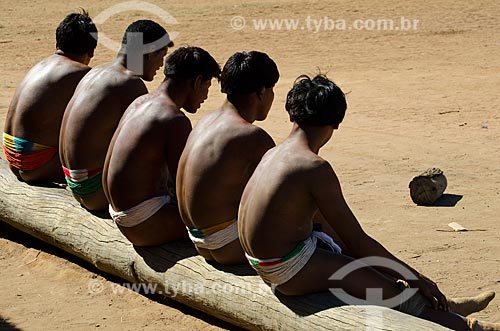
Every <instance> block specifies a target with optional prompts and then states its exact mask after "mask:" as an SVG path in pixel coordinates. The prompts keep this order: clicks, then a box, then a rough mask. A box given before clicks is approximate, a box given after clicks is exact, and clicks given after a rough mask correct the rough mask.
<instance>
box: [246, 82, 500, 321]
mask: <svg viewBox="0 0 500 331" xmlns="http://www.w3.org/2000/svg"><path fill="white" fill-rule="evenodd" d="M346 108H347V105H346V100H345V98H344V93H343V92H342V91H341V89H340V88H339V87H337V85H335V84H334V83H333V82H332V81H330V80H328V79H327V78H326V77H324V76H322V75H318V76H316V77H315V78H314V79H310V78H309V77H307V76H302V77H299V79H298V80H297V81H296V83H295V85H294V87H293V88H292V89H291V91H290V92H289V93H288V96H287V101H286V110H287V111H288V113H289V115H290V120H291V121H292V122H294V124H293V128H292V131H291V133H290V135H289V136H288V137H287V138H286V139H285V140H284V141H283V142H282V143H281V144H280V145H278V146H276V147H275V148H273V149H271V150H270V151H268V152H267V153H266V154H265V155H264V157H263V158H262V161H261V162H260V164H259V165H258V166H257V168H256V169H255V172H254V173H253V175H252V177H251V178H250V180H249V181H248V184H247V186H246V188H245V191H244V192H243V196H242V200H241V206H240V209H239V226H238V227H239V235H240V240H241V244H242V246H243V248H244V250H245V252H246V255H247V258H248V260H249V262H250V264H251V265H252V266H253V267H254V269H255V270H256V271H257V273H258V274H259V275H260V276H261V278H262V279H263V280H264V281H265V282H266V283H267V284H269V285H271V286H272V287H274V288H275V289H276V290H277V291H279V292H281V293H283V294H285V295H302V294H307V293H314V292H320V291H327V290H328V289H332V288H336V289H342V290H343V291H345V292H343V293H347V294H348V295H350V296H352V297H354V298H361V299H362V298H365V297H366V290H367V289H368V288H372V289H373V288H376V289H382V291H383V292H382V295H383V297H384V299H385V300H386V299H388V298H394V297H396V296H399V298H400V301H399V302H400V305H398V306H396V307H394V308H395V309H397V310H400V311H402V312H405V313H408V314H412V315H414V316H417V317H420V318H423V319H426V320H429V321H432V322H435V323H438V324H441V325H443V326H445V327H448V328H451V329H454V330H466V329H467V327H468V326H469V329H471V330H500V325H494V324H487V323H480V322H478V321H477V320H474V319H469V320H466V319H465V318H463V317H461V316H460V315H456V314H454V313H451V312H450V311H449V310H448V304H447V300H446V298H445V296H444V295H443V294H442V293H441V292H440V290H439V289H438V287H437V286H436V284H435V283H434V282H432V281H431V280H429V279H428V278H426V277H425V276H423V275H421V274H419V273H418V272H416V271H415V270H414V269H412V268H411V267H410V266H408V265H407V264H405V263H404V262H402V261H401V260H399V259H397V258H396V257H395V256H394V255H392V254H391V253H390V252H388V251H387V250H386V249H385V248H384V247H383V246H382V245H381V244H380V243H378V242H377V241H376V240H374V239H373V238H371V237H370V236H368V235H367V234H366V233H365V232H364V231H363V229H362V228H361V226H360V224H359V223H358V221H357V219H356V217H355V216H354V214H353V213H352V211H351V210H350V208H349V206H348V205H347V203H346V201H345V200H344V197H343V195H342V191H341V188H340V183H339V181H338V178H337V176H336V175H335V172H334V171H333V169H332V167H331V166H330V164H329V163H328V162H327V161H326V160H324V159H322V158H321V157H320V156H318V152H319V149H320V148H321V147H322V146H323V145H324V144H326V143H327V142H328V141H329V140H330V138H331V137H332V134H333V132H334V131H335V130H336V129H338V127H339V125H340V123H341V122H342V120H343V118H344V114H345V111H346ZM318 212H320V213H321V214H322V215H323V217H324V218H325V219H326V221H327V222H328V223H329V224H330V225H331V227H332V228H333V229H334V230H335V231H336V233H337V235H338V236H339V237H340V238H341V240H342V241H343V243H344V244H345V246H346V248H347V249H346V252H348V253H349V254H350V256H348V255H346V254H343V251H342V250H341V248H340V247H339V245H337V244H336V243H335V242H334V241H333V240H332V238H331V237H329V236H328V235H326V234H325V233H324V232H319V231H314V230H313V218H314V215H315V214H316V213H318ZM370 256H377V257H382V258H385V259H386V261H392V262H393V263H397V264H398V265H400V266H401V267H404V268H406V269H407V270H408V271H410V272H412V273H413V274H415V275H416V276H415V280H407V281H406V282H403V281H399V282H398V281H397V279H398V278H400V277H401V276H400V275H399V273H397V272H395V271H393V270H391V269H390V268H382V267H371V266H368V265H367V264H363V267H362V268H358V267H359V265H360V264H361V263H362V262H357V263H358V265H357V266H355V267H353V269H355V271H353V272H351V273H349V275H348V276H347V277H345V278H343V279H341V280H335V279H333V280H331V279H330V277H331V276H332V275H333V274H334V273H336V272H337V271H338V270H339V269H341V268H342V267H344V266H346V265H348V264H351V263H353V262H354V261H355V259H359V258H364V257H370ZM351 266H353V264H351ZM356 269H357V270H356ZM400 284H402V285H400ZM403 286H405V287H411V288H414V289H417V290H418V292H417V293H416V294H415V295H413V296H411V297H410V295H408V290H407V291H403V289H404V288H403ZM413 292H414V291H413ZM413 292H412V293H413ZM490 297H491V298H492V296H491V295H490ZM491 298H490V299H489V300H491ZM489 300H488V302H489ZM374 304H376V303H374ZM479 308H480V307H479Z"/></svg>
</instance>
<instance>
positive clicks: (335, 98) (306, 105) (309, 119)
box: [285, 74, 347, 126]
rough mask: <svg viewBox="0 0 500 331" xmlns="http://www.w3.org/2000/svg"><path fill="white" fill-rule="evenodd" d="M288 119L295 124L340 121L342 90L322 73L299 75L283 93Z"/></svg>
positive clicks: (337, 122)
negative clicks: (312, 75)
mask: <svg viewBox="0 0 500 331" xmlns="http://www.w3.org/2000/svg"><path fill="white" fill-rule="evenodd" d="M285 108H286V111H287V112H288V114H289V115H290V120H291V121H292V122H296V123H297V124H299V125H310V126H326V125H335V124H340V123H341V122H342V120H343V119H344V115H345V112H346V109H347V103H346V100H345V95H344V92H342V90H341V89H340V88H339V87H338V86H337V85H336V84H335V83H334V82H332V81H331V80H329V79H328V78H327V77H326V76H325V75H322V74H319V75H317V76H316V77H314V78H313V79H311V78H310V77H309V76H307V75H302V76H299V77H298V78H297V79H296V80H295V83H294V85H293V87H292V89H291V90H290V91H289V92H288V94H287V96H286V104H285Z"/></svg>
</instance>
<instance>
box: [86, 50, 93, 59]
mask: <svg viewBox="0 0 500 331" xmlns="http://www.w3.org/2000/svg"><path fill="white" fill-rule="evenodd" d="M94 51H95V49H91V50H90V51H88V53H87V55H88V56H89V58H93V57H94Z"/></svg>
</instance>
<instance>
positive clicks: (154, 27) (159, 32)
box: [121, 20, 174, 54]
mask: <svg viewBox="0 0 500 331" xmlns="http://www.w3.org/2000/svg"><path fill="white" fill-rule="evenodd" d="M172 46H174V43H173V42H172V41H171V40H170V36H169V35H168V33H167V31H166V30H165V29H164V28H163V27H162V26H161V25H160V24H158V23H156V22H154V21H151V20H138V21H135V22H133V23H132V24H130V25H129V26H128V27H127V29H126V30H125V33H124V34H123V38H122V50H121V53H127V54H130V52H140V53H141V54H148V53H152V52H156V51H159V50H161V49H163V48H167V47H172Z"/></svg>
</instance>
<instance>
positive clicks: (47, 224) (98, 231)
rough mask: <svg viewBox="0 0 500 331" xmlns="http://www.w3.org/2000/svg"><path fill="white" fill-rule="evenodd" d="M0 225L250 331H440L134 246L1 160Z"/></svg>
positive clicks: (187, 254)
mask: <svg viewBox="0 0 500 331" xmlns="http://www.w3.org/2000/svg"><path fill="white" fill-rule="evenodd" d="M0 219H1V220H3V221H5V222H7V223H9V224H11V225H12V226H14V227H16V228H18V229H20V230H22V231H24V232H27V233H28V234H31V235H33V236H34V237H37V238H39V239H41V240H44V241H46V242H47V243H49V244H52V245H54V246H56V247H59V248H61V249H63V250H65V251H66V252H69V253H71V254H73V255H76V256H78V257H79V258H81V259H83V260H85V261H88V262H90V263H92V264H93V265H95V266H96V267H97V268H98V269H100V270H102V271H104V272H107V273H109V274H112V275H115V276H118V277H120V278H122V279H124V280H126V281H127V282H133V283H139V284H155V285H156V286H157V287H156V293H157V294H161V295H163V296H166V297H170V298H171V299H173V300H176V301H178V302H181V303H183V304H185V305H187V306H190V307H193V308H195V309H199V310H201V311H204V312H206V313H208V314H210V315H213V316H215V317H217V318H220V319H222V320H224V321H227V322H230V323H232V324H234V325H237V326H240V327H243V328H246V329H250V330H287V331H290V330H292V331H293V330H304V329H307V330H385V331H388V330H394V331H396V330H422V331H428V330H447V329H446V328H442V327H440V326H438V325H436V324H433V323H430V322H428V321H424V320H421V319H418V318H415V317H412V316H409V315H405V314H402V313H400V312H397V311H394V310H391V309H387V308H382V307H376V306H348V305H343V304H342V303H341V302H339V301H338V299H336V298H335V297H334V296H333V295H332V294H330V293H329V292H328V293H320V294H314V295H308V296H302V297H284V296H280V295H275V294H273V292H272V291H271V289H270V288H269V287H268V286H267V285H265V284H264V283H263V282H262V281H261V279H260V278H259V277H258V276H257V275H256V274H255V272H254V271H253V270H252V269H251V268H250V267H249V266H247V265H240V266H231V267H221V266H217V265H211V264H208V263H207V262H205V260H204V259H203V258H201V257H200V256H199V255H197V254H196V250H195V249H194V248H193V246H192V245H191V243H187V242H183V243H171V244H167V245H162V246H158V247H148V248H139V247H134V246H133V245H132V244H130V243H129V242H128V241H127V240H126V239H125V238H124V237H123V235H122V234H121V233H120V231H119V230H118V229H117V227H116V226H115V224H114V223H113V221H112V220H110V219H106V218H100V217H97V216H95V215H92V214H90V213H89V212H88V211H86V210H85V209H83V208H82V207H81V206H80V205H79V204H78V203H77V202H76V201H75V200H74V199H73V197H72V196H71V194H70V193H69V192H68V191H66V190H65V189H62V188H55V187H39V186H30V185H28V184H26V183H22V182H19V181H18V180H17V179H16V178H15V177H14V176H13V175H12V174H11V172H10V171H9V169H8V167H7V165H6V162H5V161H4V160H0ZM89 286H91V284H90V283H89ZM89 290H91V288H90V287H89Z"/></svg>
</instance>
